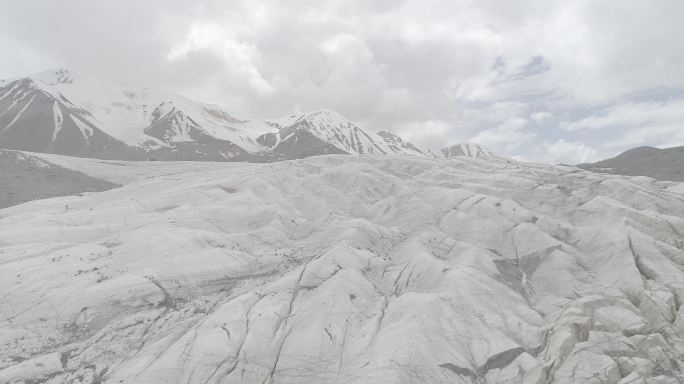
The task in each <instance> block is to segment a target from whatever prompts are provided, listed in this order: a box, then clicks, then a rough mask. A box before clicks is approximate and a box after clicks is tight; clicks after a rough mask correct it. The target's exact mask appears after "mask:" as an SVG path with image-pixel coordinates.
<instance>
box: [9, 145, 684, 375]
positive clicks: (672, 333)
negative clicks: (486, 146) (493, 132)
mask: <svg viewBox="0 0 684 384" xmlns="http://www.w3.org/2000/svg"><path fill="white" fill-rule="evenodd" d="M36 156H40V157H41V158H42V159H43V160H44V161H46V162H49V163H53V164H57V165H59V166H61V167H64V168H69V169H72V170H74V171H78V172H82V173H85V174H87V175H89V176H91V177H94V178H98V179H103V180H107V181H109V182H111V183H116V184H122V185H123V186H122V187H120V188H115V189H111V190H108V191H104V192H96V193H84V194H82V195H80V196H66V197H57V198H51V199H45V200H37V201H32V202H28V203H24V204H21V205H17V206H14V207H9V208H5V209H2V210H0V294H1V296H0V383H145V384H152V383H368V382H374V383H418V382H424V383H623V384H626V383H679V382H682V380H684V376H682V373H681V365H682V363H684V357H683V356H684V341H683V339H682V334H683V332H684V309H683V307H682V301H684V273H683V272H684V251H683V249H684V237H683V236H682V234H683V233H684V195H682V194H681V193H680V192H678V191H677V190H672V189H668V188H667V186H668V185H667V184H664V183H661V182H658V181H655V180H652V179H647V178H630V177H622V176H612V175H597V174H592V173H589V172H585V171H581V170H579V169H577V168H573V167H558V166H548V165H535V164H521V163H517V162H513V161H506V160H504V159H499V158H488V159H480V158H467V157H458V158H453V159H427V158H419V157H415V156H405V155H404V156H402V155H396V156H361V157H351V156H344V155H329V156H318V157H310V158H306V159H300V160H292V161H284V162H278V163H271V164H249V163H201V162H149V163H145V162H124V161H103V160H88V159H76V158H69V157H63V156H57V155H36Z"/></svg>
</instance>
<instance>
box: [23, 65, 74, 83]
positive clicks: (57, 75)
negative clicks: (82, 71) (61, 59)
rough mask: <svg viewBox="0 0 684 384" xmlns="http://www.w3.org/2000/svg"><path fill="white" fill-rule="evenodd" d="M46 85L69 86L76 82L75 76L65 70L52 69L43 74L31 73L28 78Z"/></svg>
mask: <svg viewBox="0 0 684 384" xmlns="http://www.w3.org/2000/svg"><path fill="white" fill-rule="evenodd" d="M28 77H29V78H31V79H35V80H39V81H41V82H43V83H45V84H48V85H57V84H71V83H73V82H75V81H76V77H77V76H76V75H75V74H74V73H73V72H72V71H70V70H68V69H66V68H54V69H50V70H47V71H44V72H38V73H33V74H31V75H30V76H28Z"/></svg>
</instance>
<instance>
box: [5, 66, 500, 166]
mask: <svg viewBox="0 0 684 384" xmlns="http://www.w3.org/2000/svg"><path fill="white" fill-rule="evenodd" d="M457 146H458V145H457ZM457 146H454V147H451V148H455V147H457ZM474 146H475V147H474ZM460 147H463V148H476V147H477V148H480V147H479V146H477V145H475V144H464V145H460ZM0 148H5V149H14V150H24V151H31V152H44V153H56V154H63V155H71V156H80V157H93V158H102V159H118V160H206V161H253V162H264V161H266V162H268V161H276V160H284V159H295V158H302V157H308V156H315V155H325V154H349V155H354V156H358V155H368V154H370V155H388V154H408V155H414V156H419V157H434V156H435V155H434V152H433V151H431V150H424V149H421V148H419V147H418V146H416V145H414V144H412V143H410V142H408V141H406V140H404V139H402V138H401V137H399V136H398V135H396V134H394V133H392V132H390V131H387V130H382V131H378V132H374V131H372V130H367V129H363V128H361V127H359V126H358V125H357V124H355V123H353V122H352V121H350V120H348V119H347V118H345V117H344V116H342V115H341V114H339V113H338V112H336V111H333V110H330V109H318V110H313V111H308V112H305V113H301V114H296V115H291V116H288V117H283V118H277V119H256V120H246V119H239V118H237V117H235V116H233V115H232V114H231V113H229V112H228V111H226V110H224V109H223V108H222V107H220V106H218V105H214V104H206V103H200V102H195V101H192V100H189V99H187V98H185V97H183V96H180V95H176V94H173V93H170V92H165V91H158V90H152V89H149V88H145V87H136V86H132V85H127V84H123V83H117V82H111V81H108V80H102V79H98V78H93V77H82V76H79V75H75V74H74V73H73V72H71V71H69V70H66V69H63V68H57V69H54V70H50V71H45V72H40V73H37V74H33V75H29V76H26V77H18V78H13V79H8V80H3V81H1V82H0ZM456 152H457V151H455V150H448V148H447V149H443V150H441V153H442V154H443V156H445V157H450V156H454V155H463V156H471V155H472V156H476V157H485V156H489V155H493V154H492V153H491V152H489V151H487V150H484V149H479V150H474V151H473V153H472V154H471V153H470V152H468V151H461V152H460V153H456ZM437 153H439V152H437Z"/></svg>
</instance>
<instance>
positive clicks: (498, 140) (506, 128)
mask: <svg viewBox="0 0 684 384" xmlns="http://www.w3.org/2000/svg"><path fill="white" fill-rule="evenodd" d="M526 125H527V120H526V119H524V118H522V117H514V118H511V119H508V120H506V121H504V122H503V123H501V124H500V125H499V126H497V127H496V128H493V129H487V130H484V131H481V132H480V133H478V134H477V135H476V136H474V137H473V138H471V139H470V141H472V142H473V143H477V144H482V145H484V146H485V147H487V148H489V149H491V150H493V151H494V152H503V153H505V152H509V151H511V150H513V149H516V148H518V147H520V146H521V145H523V144H525V143H527V142H529V141H530V140H532V139H534V138H535V137H536V134H534V133H532V132H529V131H527V132H526V131H525V130H524V128H525V126H526Z"/></svg>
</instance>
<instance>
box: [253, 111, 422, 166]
mask: <svg viewBox="0 0 684 384" xmlns="http://www.w3.org/2000/svg"><path fill="white" fill-rule="evenodd" d="M276 124H277V126H278V129H277V130H276V131H274V132H269V133H267V134H264V135H262V136H260V137H259V138H258V139H257V142H258V143H260V144H262V145H264V146H267V147H269V148H272V149H273V151H274V152H277V153H279V154H283V155H285V156H287V157H289V158H301V157H306V156H312V155H324V154H350V155H364V154H370V155H387V154H395V153H409V154H413V155H418V156H426V155H425V154H424V153H423V152H422V151H420V150H419V149H418V148H417V147H415V146H413V145H412V144H410V143H405V142H404V141H403V140H402V139H401V138H400V137H398V136H396V135H393V134H391V133H389V132H384V131H383V132H378V133H375V132H369V131H365V130H363V129H361V128H359V127H358V126H357V125H355V124H354V123H352V122H351V121H349V120H347V119H346V118H344V116H342V115H340V114H339V113H337V112H335V111H331V110H325V109H323V110H318V111H313V112H309V113H305V114H303V115H301V116H296V117H292V118H289V119H283V120H281V121H279V122H278V123H276Z"/></svg>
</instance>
